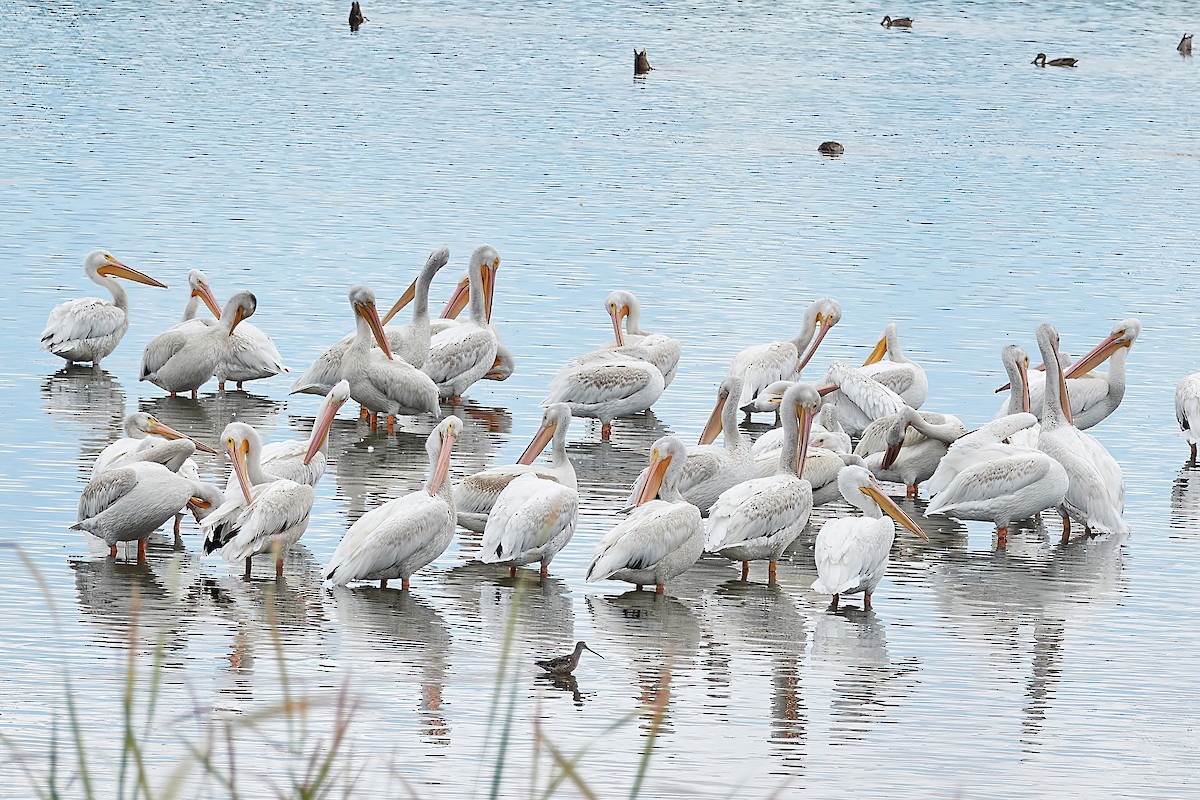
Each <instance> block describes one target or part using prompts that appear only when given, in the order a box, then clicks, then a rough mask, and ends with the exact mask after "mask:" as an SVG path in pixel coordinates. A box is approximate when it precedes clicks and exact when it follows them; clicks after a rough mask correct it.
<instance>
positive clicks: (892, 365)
mask: <svg viewBox="0 0 1200 800" xmlns="http://www.w3.org/2000/svg"><path fill="white" fill-rule="evenodd" d="M884 356H887V357H888V360H887V361H884V360H883V357H884ZM859 371H860V372H862V374H864V375H866V376H867V377H868V378H871V379H873V380H876V381H879V382H880V383H882V384H883V385H884V386H886V387H888V388H889V389H891V390H892V391H893V392H895V393H896V394H898V395H900V398H901V399H902V400H904V402H905V403H907V404H908V405H910V406H912V407H913V408H920V407H921V406H922V405H923V404H924V403H925V397H926V396H927V395H928V394H929V381H928V379H926V377H925V370H924V369H922V368H921V365H920V364H918V363H917V362H915V361H913V360H912V359H910V358H908V357H907V356H905V355H904V353H902V352H901V351H900V340H899V338H898V337H897V336H896V323H894V322H892V323H889V324H888V326H887V327H886V328H884V329H883V336H881V337H879V342H878V343H877V344H876V345H875V349H874V350H872V351H871V354H870V355H869V356H867V360H866V361H864V362H863V365H862V367H860V368H859Z"/></svg>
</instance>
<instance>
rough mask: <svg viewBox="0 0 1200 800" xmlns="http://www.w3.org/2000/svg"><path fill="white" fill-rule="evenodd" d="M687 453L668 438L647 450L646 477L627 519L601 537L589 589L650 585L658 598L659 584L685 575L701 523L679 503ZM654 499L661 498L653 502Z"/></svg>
mask: <svg viewBox="0 0 1200 800" xmlns="http://www.w3.org/2000/svg"><path fill="white" fill-rule="evenodd" d="M686 460H687V448H686V447H685V446H684V444H683V442H681V441H679V440H678V439H676V438H675V437H674V436H664V437H663V438H661V439H659V440H658V441H657V442H655V443H654V446H653V447H652V448H651V449H650V476H649V478H648V479H647V480H646V486H645V488H644V489H643V490H642V494H641V496H640V497H639V498H638V505H637V508H635V509H634V510H633V512H632V513H631V514H630V515H629V517H628V518H627V519H625V520H623V521H621V522H620V523H618V525H617V526H616V527H615V528H613V529H612V530H611V531H609V532H608V533H606V534H605V535H604V538H602V539H601V540H600V542H599V543H598V544H597V545H596V550H595V552H594V553H593V554H592V563H591V564H590V565H589V566H588V569H587V581H588V582H589V583H591V582H594V581H603V580H609V579H611V580H617V581H625V582H627V583H632V584H634V585H636V586H637V587H638V589H641V588H642V586H644V585H646V584H648V583H653V584H654V590H655V592H657V593H658V594H662V593H663V591H664V588H665V587H664V584H665V583H666V582H667V581H669V580H671V579H672V578H674V577H675V576H677V575H682V574H683V573H684V572H687V570H688V569H690V568H691V566H692V565H693V564H695V563H696V561H697V560H699V558H700V555H701V554H702V553H703V552H704V523H703V522H702V521H701V519H700V509H698V508H696V507H695V506H694V505H692V504H691V503H689V502H687V501H686V500H684V499H683V495H682V494H681V493H680V491H679V482H680V479H681V478H682V477H683V467H684V462H685V461H686ZM655 495H657V496H658V497H660V498H662V499H660V500H654V499H652V498H654V497H655Z"/></svg>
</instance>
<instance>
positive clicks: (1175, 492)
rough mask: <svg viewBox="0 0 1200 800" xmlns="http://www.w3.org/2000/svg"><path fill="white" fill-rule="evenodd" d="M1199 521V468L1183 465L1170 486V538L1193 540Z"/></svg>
mask: <svg viewBox="0 0 1200 800" xmlns="http://www.w3.org/2000/svg"><path fill="white" fill-rule="evenodd" d="M1198 521H1200V468H1197V467H1195V466H1188V465H1186V464H1185V465H1184V467H1183V469H1181V470H1179V474H1178V475H1176V476H1175V482H1174V483H1172V484H1171V537H1172V538H1177V537H1183V536H1185V535H1186V538H1193V537H1192V536H1191V535H1190V534H1192V532H1194V531H1195V530H1197V522H1198Z"/></svg>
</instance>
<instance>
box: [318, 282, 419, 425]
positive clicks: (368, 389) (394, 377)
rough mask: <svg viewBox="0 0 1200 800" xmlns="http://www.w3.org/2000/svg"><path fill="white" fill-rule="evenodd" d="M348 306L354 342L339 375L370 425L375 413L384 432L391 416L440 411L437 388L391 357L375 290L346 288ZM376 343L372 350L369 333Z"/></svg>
mask: <svg viewBox="0 0 1200 800" xmlns="http://www.w3.org/2000/svg"><path fill="white" fill-rule="evenodd" d="M350 307H351V308H353V309H354V316H355V324H356V326H357V328H356V330H355V334H354V342H353V343H352V344H351V346H350V349H349V350H347V351H346V354H345V356H343V358H342V378H343V379H344V380H346V381H347V382H349V384H350V396H351V397H353V398H354V399H355V401H356V402H358V403H359V404H360V405H363V406H365V407H366V409H367V411H368V412H370V414H371V427H372V428H375V427H376V426H377V425H378V423H379V415H380V414H383V415H385V416H386V417H387V428H388V433H391V432H392V421H393V418H394V417H396V416H398V415H400V414H414V415H415V414H433V415H434V417H437V416H440V415H441V408H440V407H439V406H438V389H437V386H436V385H435V384H434V382H433V381H432V380H431V379H430V378H429V376H428V375H426V374H425V373H424V372H422V371H421V370H419V369H417V368H416V367H414V366H412V365H411V364H409V363H408V362H406V361H399V360H396V359H393V358H392V351H391V346H390V345H389V344H388V341H387V337H386V336H385V335H384V332H383V323H381V322H380V321H379V312H378V311H377V310H376V309H375V293H374V292H372V291H371V290H370V289H368V288H367V287H366V286H361V285H360V286H352V287H351V288H350ZM372 336H374V337H375V341H376V342H377V343H378V344H379V352H376V351H374V350H373V348H372V346H371V337H372Z"/></svg>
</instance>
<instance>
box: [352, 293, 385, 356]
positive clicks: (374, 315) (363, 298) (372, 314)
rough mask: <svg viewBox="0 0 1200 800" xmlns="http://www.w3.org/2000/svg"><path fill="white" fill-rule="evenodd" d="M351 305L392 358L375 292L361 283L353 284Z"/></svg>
mask: <svg viewBox="0 0 1200 800" xmlns="http://www.w3.org/2000/svg"><path fill="white" fill-rule="evenodd" d="M350 307H351V308H353V309H354V314H355V316H357V317H359V318H360V319H362V320H363V322H365V323H366V325H367V328H369V329H370V331H371V334H372V335H373V336H374V337H375V343H376V344H378V345H379V349H380V350H382V351H383V354H384V355H385V356H387V357H388V360H391V358H392V348H391V346H390V345H388V340H387V334H386V333H384V331H383V322H382V320H380V319H379V310H378V309H377V308H375V293H374V292H373V291H371V289H370V288H369V287H366V286H363V285H362V284H361V283H360V284H355V285H354V286H351V287H350Z"/></svg>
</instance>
